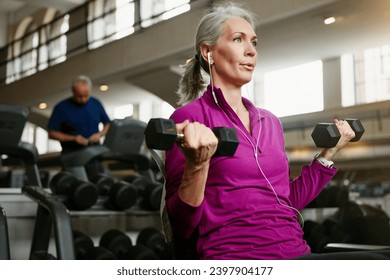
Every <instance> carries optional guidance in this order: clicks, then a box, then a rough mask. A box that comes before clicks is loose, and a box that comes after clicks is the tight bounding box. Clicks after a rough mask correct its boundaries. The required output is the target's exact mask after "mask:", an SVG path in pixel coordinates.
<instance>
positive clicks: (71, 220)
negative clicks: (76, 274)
mask: <svg viewBox="0 0 390 280" xmlns="http://www.w3.org/2000/svg"><path fill="white" fill-rule="evenodd" d="M28 113H29V112H28V110H27V109H26V108H22V107H15V106H6V105H4V106H3V105H1V106H0V114H1V119H2V122H3V125H2V126H0V130H4V131H1V132H2V135H3V136H2V138H1V139H0V153H1V154H6V155H8V156H9V159H12V160H14V159H16V160H17V161H19V162H21V163H22V165H23V167H24V168H25V173H24V174H23V177H22V178H23V179H22V180H25V178H27V179H26V180H25V182H23V185H22V186H20V187H19V195H21V196H22V197H25V199H26V200H29V201H31V205H34V203H35V205H37V210H36V214H35V216H34V225H33V230H32V231H33V232H32V238H31V239H32V240H31V247H30V253H29V259H77V258H78V256H77V254H78V252H76V248H77V246H75V245H76V243H75V240H80V239H82V237H80V236H82V234H80V233H82V231H83V230H84V229H85V228H86V227H85V226H83V224H85V223H84V221H85V220H89V221H90V223H93V222H96V223H97V224H99V223H100V222H101V221H102V217H109V218H107V219H106V220H110V221H114V222H113V223H112V224H110V223H107V224H105V223H101V224H99V226H101V228H100V233H104V231H103V227H104V226H107V227H110V226H114V227H115V226H118V228H117V230H120V226H121V225H124V226H122V228H121V230H122V232H123V233H124V234H127V233H126V231H127V230H128V229H129V228H130V230H134V232H135V233H137V232H138V231H140V230H142V229H143V228H144V227H154V228H155V229H156V230H157V231H159V230H160V228H161V227H160V225H159V222H160V218H159V214H158V209H159V203H160V199H161V190H162V187H163V185H162V183H159V182H158V181H157V180H155V176H154V172H153V171H152V170H151V168H150V160H149V159H148V157H147V156H146V155H145V154H144V153H141V152H140V147H141V145H142V142H143V139H144V129H145V126H146V124H144V123H142V122H140V121H136V120H132V119H124V120H114V121H113V122H112V124H111V129H110V132H109V133H108V134H107V136H106V139H105V142H104V145H101V146H90V147H87V148H86V149H84V150H83V151H82V152H81V151H80V152H77V153H75V154H67V155H63V156H61V155H60V156H59V157H58V158H57V159H55V160H49V161H51V164H52V163H53V162H55V163H58V164H59V166H55V168H53V166H50V168H51V170H53V169H55V170H57V171H56V172H55V173H51V176H48V178H46V180H45V184H43V183H42V179H41V178H42V177H41V175H42V170H43V169H44V168H42V167H44V166H45V163H43V164H42V162H41V161H40V158H39V157H38V153H37V149H36V147H35V146H34V145H32V144H29V143H24V142H21V141H20V139H21V134H22V132H23V129H24V125H25V122H26V120H27V117H28ZM9 159H7V160H9ZM90 160H99V161H102V162H105V161H109V162H110V163H112V162H119V163H120V164H119V165H125V166H126V168H128V169H131V170H132V172H130V174H131V175H129V176H122V178H116V176H114V175H115V174H112V173H110V172H102V173H97V174H95V176H88V175H87V173H86V171H85V168H84V165H85V164H86V163H87V162H88V161H90ZM38 167H39V168H38ZM39 169H40V170H39ZM126 171H127V170H126ZM126 173H128V172H126ZM136 178H137V179H136ZM151 186H153V190H151ZM146 189H148V191H151V193H150V194H147V192H148V191H146ZM14 190H16V189H15V188H14ZM157 201H158V203H157ZM153 202H154V203H153ZM1 210H3V209H1ZM94 220H96V221H94ZM118 220H120V221H121V223H119V222H118ZM86 229H87V231H88V228H86ZM89 229H91V228H89ZM0 230H1V240H0V242H1V244H0V245H1V254H0V257H1V258H2V259H10V258H11V256H10V251H9V246H10V243H9V240H8V229H7V217H6V215H5V212H4V211H2V212H1V215H0ZM53 230H54V231H53ZM89 231H90V232H89V233H93V235H94V237H97V234H99V232H96V231H93V230H89ZM3 232H4V233H3ZM6 233H7V234H6ZM53 233H54V234H53ZM84 235H86V234H84ZM129 238H130V237H129ZM53 239H54V240H53ZM133 239H134V238H133ZM82 240H83V239H82ZM53 241H54V242H53ZM52 243H54V245H55V250H56V253H54V254H53V253H49V251H50V249H51V248H50V246H51V245H52ZM11 245H12V244H11ZM93 247H101V246H95V245H94V246H93ZM7 248H8V250H7ZM103 251H104V248H103V247H101V248H100V249H94V250H92V251H91V252H89V254H88V255H86V256H84V257H83V258H86V257H87V258H91V259H110V258H113V257H112V254H111V256H110V254H109V253H104V252H103ZM50 252H51V251H50ZM92 252H94V253H92ZM115 258H116V257H115Z"/></svg>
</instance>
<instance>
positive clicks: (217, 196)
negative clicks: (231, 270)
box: [165, 85, 337, 260]
mask: <svg viewBox="0 0 390 280" xmlns="http://www.w3.org/2000/svg"><path fill="white" fill-rule="evenodd" d="M214 92H215V95H216V97H217V101H218V104H219V106H217V104H216V103H215V102H214V100H213V97H212V93H211V85H209V86H208V88H207V91H206V92H205V93H204V95H203V96H202V97H200V98H198V99H197V100H195V101H193V102H191V103H189V104H187V105H184V106H182V107H180V108H178V109H177V110H176V111H175V112H174V113H173V114H172V116H171V118H172V119H173V120H174V121H175V123H180V122H183V121H185V120H189V121H190V122H195V121H196V122H199V123H203V124H205V125H206V126H208V127H210V128H213V127H217V126H224V127H234V128H236V130H237V135H238V139H239V145H238V148H237V150H236V152H235V154H234V156H232V157H226V156H220V157H213V158H212V159H211V162H210V169H209V174H208V177H207V183H206V189H205V196H204V200H203V202H202V204H201V205H200V206H198V207H193V206H191V205H189V204H187V203H185V202H184V201H182V200H181V199H180V197H179V195H178V188H179V185H180V181H181V178H182V175H183V169H184V164H185V158H184V155H183V153H182V152H181V150H180V149H179V148H178V147H177V146H176V145H175V146H174V148H173V149H172V150H170V151H167V152H166V162H165V164H166V173H167V178H166V207H167V212H168V215H169V217H170V221H171V226H172V229H173V231H174V232H175V234H177V235H180V236H181V237H183V238H188V237H190V236H191V235H192V234H193V233H194V232H195V231H197V232H198V235H199V236H198V239H197V244H196V247H197V252H198V254H199V257H200V258H201V259H231V260H232V259H291V258H296V257H299V256H301V255H304V254H308V253H310V247H309V246H308V245H307V243H306V242H305V241H304V240H303V230H302V228H301V226H300V225H299V222H298V215H297V211H298V210H301V209H302V208H304V207H305V206H306V205H307V204H308V203H309V202H310V201H311V200H313V199H314V198H315V197H316V196H317V195H318V194H319V192H320V191H321V190H322V188H323V187H324V186H325V185H326V184H327V183H328V182H329V181H330V180H331V179H332V177H333V176H334V175H335V174H336V172H337V169H336V168H327V167H324V166H322V165H321V164H319V163H317V162H316V161H314V162H312V163H310V164H309V165H306V166H303V168H302V171H301V175H300V176H298V177H297V178H294V179H291V178H290V177H289V175H290V168H289V164H288V159H287V154H286V152H285V147H284V136H283V128H282V125H281V123H280V120H279V119H278V118H277V117H276V116H275V115H273V114H272V113H270V112H269V111H267V110H264V109H259V108H256V107H255V106H254V105H253V104H252V103H251V102H250V101H249V100H247V99H245V98H243V102H244V105H245V106H246V108H247V109H248V111H249V115H250V125H251V132H252V133H249V132H248V131H247V130H246V128H245V127H244V125H243V124H242V122H241V121H240V119H239V118H238V116H237V115H236V114H235V112H234V111H233V110H232V109H231V108H230V106H229V105H228V103H227V102H226V100H225V99H224V97H223V94H222V92H221V90H220V89H218V88H216V87H214Z"/></svg>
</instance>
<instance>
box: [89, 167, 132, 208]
mask: <svg viewBox="0 0 390 280" xmlns="http://www.w3.org/2000/svg"><path fill="white" fill-rule="evenodd" d="M91 182H92V183H94V184H95V185H96V186H97V187H98V189H99V194H100V195H101V196H106V197H107V200H106V202H105V207H106V208H108V209H112V210H126V209H129V208H131V207H132V206H134V205H135V204H136V202H137V198H138V191H137V188H136V187H135V186H134V185H132V184H130V183H128V182H125V181H119V182H115V180H114V178H113V177H112V176H111V175H109V174H106V173H99V174H97V175H95V176H93V177H92V178H91Z"/></svg>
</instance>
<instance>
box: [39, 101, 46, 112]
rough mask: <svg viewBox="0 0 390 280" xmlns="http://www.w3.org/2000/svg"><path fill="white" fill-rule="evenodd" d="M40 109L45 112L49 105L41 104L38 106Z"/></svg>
mask: <svg viewBox="0 0 390 280" xmlns="http://www.w3.org/2000/svg"><path fill="white" fill-rule="evenodd" d="M38 108H39V109H41V110H44V109H46V108H47V103H45V102H41V103H39V104H38Z"/></svg>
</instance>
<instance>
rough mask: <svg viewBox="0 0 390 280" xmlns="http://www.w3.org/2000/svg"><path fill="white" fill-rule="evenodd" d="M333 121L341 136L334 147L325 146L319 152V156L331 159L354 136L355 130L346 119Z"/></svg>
mask: <svg viewBox="0 0 390 280" xmlns="http://www.w3.org/2000/svg"><path fill="white" fill-rule="evenodd" d="M333 123H334V124H335V125H336V127H337V129H338V130H339V132H340V135H341V136H340V139H339V141H338V142H337V144H336V146H335V147H333V148H326V149H324V150H323V151H322V152H321V156H323V157H324V158H326V159H327V160H332V159H333V157H334V156H335V155H336V154H337V153H338V152H339V151H340V150H341V149H342V148H344V147H345V146H346V145H347V144H348V143H349V142H350V141H351V140H352V139H353V138H354V137H355V132H354V131H353V129H352V128H351V126H350V125H349V123H348V122H347V121H344V120H338V119H334V120H333Z"/></svg>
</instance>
